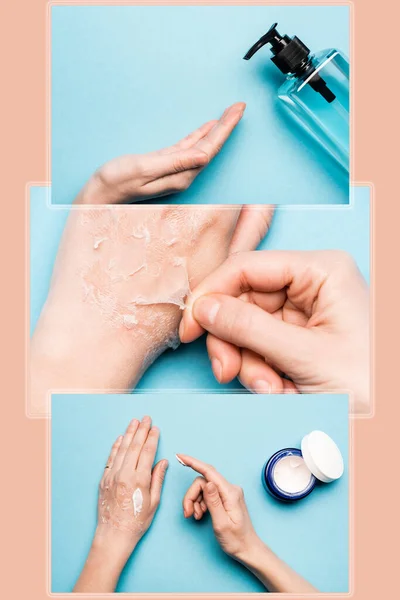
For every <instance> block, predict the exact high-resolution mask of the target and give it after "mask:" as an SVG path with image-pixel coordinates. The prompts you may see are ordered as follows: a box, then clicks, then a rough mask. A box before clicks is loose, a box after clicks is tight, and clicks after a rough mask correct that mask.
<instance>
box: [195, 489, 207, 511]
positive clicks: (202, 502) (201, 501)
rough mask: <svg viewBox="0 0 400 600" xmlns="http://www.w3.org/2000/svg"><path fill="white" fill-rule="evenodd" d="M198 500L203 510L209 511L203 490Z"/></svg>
mask: <svg viewBox="0 0 400 600" xmlns="http://www.w3.org/2000/svg"><path fill="white" fill-rule="evenodd" d="M197 502H198V503H199V506H200V508H201V510H202V512H203V514H204V513H205V512H207V505H206V503H205V502H204V496H203V492H201V494H199V497H198V498H197Z"/></svg>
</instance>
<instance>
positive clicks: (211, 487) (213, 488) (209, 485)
mask: <svg viewBox="0 0 400 600" xmlns="http://www.w3.org/2000/svg"><path fill="white" fill-rule="evenodd" d="M216 489H217V488H216V486H215V485H214V484H213V482H212V481H209V482H208V483H207V490H208V491H209V492H210V494H213V493H214V492H215V491H216Z"/></svg>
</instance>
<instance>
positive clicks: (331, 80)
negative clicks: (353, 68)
mask: <svg viewBox="0 0 400 600" xmlns="http://www.w3.org/2000/svg"><path fill="white" fill-rule="evenodd" d="M311 61H312V65H313V67H314V69H315V70H314V71H313V73H311V75H309V76H307V75H304V76H303V77H296V76H295V75H291V76H289V77H288V78H287V79H286V81H285V83H284V84H283V85H282V86H281V87H280V88H279V91H278V97H279V99H280V100H281V101H282V103H283V104H284V105H285V107H286V108H287V109H288V110H289V112H290V114H291V115H292V116H293V117H294V118H295V119H296V120H297V121H298V122H299V123H300V124H301V125H302V126H303V127H304V128H305V129H306V130H307V131H308V132H309V133H310V134H311V135H313V136H314V137H315V138H316V139H317V140H318V141H319V142H320V143H321V144H322V146H323V147H324V148H325V149H326V150H327V151H328V152H329V153H330V154H331V155H332V156H333V157H334V158H335V159H336V160H337V161H338V163H339V164H340V165H341V166H342V167H343V168H344V169H345V170H346V171H348V170H349V141H350V140H349V138H350V132H349V62H348V59H347V58H346V56H345V55H344V54H343V53H342V52H340V51H338V50H334V49H330V50H325V51H322V52H320V53H318V54H315V55H313V56H312V57H311ZM316 73H318V75H319V76H320V77H322V78H323V79H324V81H325V82H326V85H327V87H328V88H329V89H330V90H331V92H333V94H334V95H335V99H334V100H333V101H332V102H328V101H327V100H326V99H325V98H324V97H323V96H322V95H321V94H319V93H318V92H316V91H315V90H314V89H313V88H312V87H311V86H310V85H309V83H308V82H309V81H310V80H311V79H312V77H314V76H315V74H316Z"/></svg>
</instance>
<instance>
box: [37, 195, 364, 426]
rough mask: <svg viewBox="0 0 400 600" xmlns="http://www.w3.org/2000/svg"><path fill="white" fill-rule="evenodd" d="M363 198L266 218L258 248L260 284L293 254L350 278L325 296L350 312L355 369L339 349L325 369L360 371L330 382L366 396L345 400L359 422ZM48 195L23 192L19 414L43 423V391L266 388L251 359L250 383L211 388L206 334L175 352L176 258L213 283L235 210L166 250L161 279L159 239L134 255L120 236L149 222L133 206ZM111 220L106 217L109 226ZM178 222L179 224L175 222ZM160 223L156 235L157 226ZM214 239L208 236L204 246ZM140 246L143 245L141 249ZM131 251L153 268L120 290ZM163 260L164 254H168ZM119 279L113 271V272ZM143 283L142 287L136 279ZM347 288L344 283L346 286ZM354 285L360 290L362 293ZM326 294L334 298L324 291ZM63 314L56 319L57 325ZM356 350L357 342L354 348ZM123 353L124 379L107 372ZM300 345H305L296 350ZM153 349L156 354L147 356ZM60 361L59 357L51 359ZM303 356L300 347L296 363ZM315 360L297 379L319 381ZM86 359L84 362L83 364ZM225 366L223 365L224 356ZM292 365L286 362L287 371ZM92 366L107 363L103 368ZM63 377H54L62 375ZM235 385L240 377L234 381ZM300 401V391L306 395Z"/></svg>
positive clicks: (133, 260)
mask: <svg viewBox="0 0 400 600" xmlns="http://www.w3.org/2000/svg"><path fill="white" fill-rule="evenodd" d="M370 193H371V190H370V188H368V187H362V186H361V187H358V186H355V187H354V188H352V196H351V203H350V205H349V206H342V207H340V206H338V207H335V206H331V207H326V206H324V207H318V206H315V207H309V208H308V209H302V208H300V207H296V206H295V207H277V208H276V209H275V212H274V214H272V212H271V213H269V222H268V232H266V234H265V236H264V239H263V241H262V242H261V243H260V244H259V245H258V249H259V250H261V253H260V256H261V257H262V260H263V264H264V267H263V272H265V273H266V274H268V273H269V272H271V273H272V272H273V271H274V268H275V264H277V261H279V260H281V258H282V257H285V256H287V253H293V254H290V256H291V257H294V258H295V257H298V256H299V257H305V258H304V260H305V261H306V265H307V268H308V267H310V268H311V266H310V265H311V264H312V261H314V260H315V259H317V261H319V260H321V258H323V260H325V258H324V257H327V258H328V259H329V260H330V261H331V264H330V266H329V269H331V270H332V269H337V268H338V269H339V272H340V273H342V274H343V276H344V277H345V276H348V277H350V281H347V280H343V281H341V280H338V282H337V283H335V284H334V286H333V288H332V289H333V296H336V295H337V294H338V293H339V297H340V298H344V299H348V301H349V303H350V304H349V305H347V300H346V309H345V311H344V312H342V313H341V314H340V315H339V317H340V319H341V320H343V323H344V326H345V328H346V329H345V337H344V338H343V339H345V340H346V341H345V342H343V343H345V344H347V346H348V348H349V352H350V359H349V360H350V361H351V362H350V363H349V361H348V360H347V359H346V360H344V359H343V357H342V354H343V346H340V351H338V352H337V355H336V356H335V360H334V361H333V362H332V365H334V371H335V372H336V371H337V370H339V371H340V361H341V360H342V362H343V364H346V367H347V365H348V364H353V365H354V369H353V371H354V373H356V374H357V373H359V375H356V377H355V379H351V380H350V378H349V379H348V380H347V381H346V379H345V378H343V379H341V380H335V381H333V382H332V387H334V389H335V390H338V388H339V387H340V391H350V392H351V391H352V390H351V389H350V390H349V387H351V381H354V380H357V382H359V381H360V380H361V384H360V388H359V389H361V387H362V392H360V394H359V396H358V399H357V398H356V399H353V400H352V402H351V406H352V412H356V413H357V414H360V415H364V416H370V415H371V414H372V408H373V407H372V403H371V401H370V397H369V387H370V377H369V360H370V353H369V346H368V338H369V317H368V312H367V304H368V296H369V292H368V284H369V281H370V212H371V208H370ZM49 194H50V191H49V189H47V188H44V187H33V188H32V189H31V198H30V202H31V206H30V229H31V232H30V245H31V252H30V254H31V284H30V290H31V298H30V309H29V310H30V327H31V334H32V341H31V350H32V358H33V362H32V367H31V394H30V396H29V401H28V407H27V411H28V414H29V415H30V416H41V415H42V416H44V415H46V413H47V407H46V402H47V390H48V389H50V390H57V389H63V390H64V389H65V390H67V389H70V390H77V391H91V390H94V389H95V390H101V389H104V390H105V391H131V390H133V389H136V390H139V391H146V390H147V391H148V390H168V389H172V390H173V389H177V388H180V389H186V390H191V391H213V392H224V393H226V392H229V391H231V392H243V391H245V389H246V388H247V389H250V390H252V391H258V392H264V393H265V390H262V389H257V388H256V386H255V385H254V383H255V382H256V381H257V380H263V379H264V377H266V376H271V373H270V371H269V370H268V369H266V367H263V365H262V364H260V362H259V361H256V364H254V362H253V366H252V367H251V372H250V374H248V373H249V370H248V372H247V373H245V372H241V373H238V372H236V373H235V372H233V374H232V377H231V379H230V381H226V380H224V379H221V378H218V373H216V371H215V369H213V363H212V358H213V352H212V348H211V350H210V346H209V341H210V338H208V339H206V336H204V335H203V336H202V337H200V339H198V340H195V341H193V342H192V343H190V344H187V343H185V344H181V345H180V346H179V347H177V346H178V345H179V343H178V342H179V338H177V335H178V334H177V328H178V325H179V321H180V320H181V318H182V316H183V315H185V314H186V313H187V310H186V311H185V310H182V308H184V306H185V304H183V305H181V306H179V302H183V299H182V298H181V300H179V293H181V292H182V287H180V286H181V285H182V280H181V277H180V274H182V272H184V269H182V259H186V260H187V261H188V263H187V265H188V267H189V269H191V268H192V260H193V257H194V256H195V257H199V260H198V261H197V263H196V264H195V265H194V268H197V269H198V268H199V264H200V267H201V268H202V269H204V270H205V271H207V272H209V273H210V275H209V277H212V271H213V269H212V267H211V264H212V263H213V262H214V264H215V267H217V263H216V262H215V261H221V258H222V257H221V258H218V256H216V249H217V248H219V249H220V248H221V244H222V245H223V244H226V237H224V235H225V234H224V232H223V228H224V227H225V222H226V220H227V219H229V218H231V211H232V210H236V209H228V208H226V209H224V210H222V211H221V210H219V209H218V210H217V211H216V213H217V216H215V221H213V223H212V224H211V225H210V226H209V227H207V230H206V231H204V232H203V233H200V234H199V236H198V238H197V240H196V242H195V243H193V240H192V238H191V239H190V244H189V245H188V244H187V243H186V240H184V241H183V242H182V243H181V242H179V243H178V242H177V243H176V244H174V245H173V246H172V248H174V250H173V252H172V253H168V252H167V253H165V256H163V260H166V262H165V263H163V264H164V265H165V269H164V271H161V272H159V271H158V270H157V264H158V263H157V261H160V260H161V259H160V255H159V253H158V252H159V244H160V239H159V238H157V239H152V240H149V241H148V242H147V241H146V240H144V239H142V238H140V239H139V240H137V239H136V238H134V246H131V245H130V243H131V242H130V239H131V238H130V237H129V235H128V236H126V232H125V233H122V236H121V237H119V234H120V233H121V231H122V229H121V227H122V228H125V227H128V229H129V232H128V234H130V233H131V232H132V231H133V230H134V229H135V228H136V229H137V228H139V229H140V227H141V226H143V223H144V221H145V219H148V218H149V212H148V211H149V209H148V208H145V207H139V206H138V207H114V208H111V209H110V208H99V207H97V208H91V209H90V210H89V211H88V210H87V209H86V208H84V207H74V208H73V209H72V210H69V209H67V208H65V207H64V208H63V207H54V206H52V205H51V204H50V203H49V202H48V199H49ZM160 210H164V209H162V208H161V207H153V208H152V209H150V211H151V212H150V217H151V219H153V221H154V218H155V216H157V219H158V217H160V214H159V211H160ZM166 210H170V209H166ZM191 210H192V211H193V210H194V211H195V214H197V216H199V215H200V217H201V218H203V216H204V214H203V213H204V211H203V209H201V207H197V208H196V207H193V208H191V207H187V208H185V209H184V212H183V213H182V212H180V213H179V212H178V213H177V214H178V215H179V223H180V225H179V227H182V226H183V231H184V227H185V223H188V224H190V223H191V222H192V221H191V220H190V215H191ZM199 210H200V213H197V212H196V211H199ZM204 210H206V212H207V218H208V217H209V216H210V214H213V213H212V212H210V209H204ZM253 213H254V214H253ZM111 214H112V216H110V215H111ZM162 214H163V215H164V216H161V217H160V218H161V220H160V223H164V220H165V222H168V219H169V216H170V215H169V213H168V214H165V213H162ZM252 214H253V216H254V217H255V219H256V220H257V221H258V220H259V219H260V218H262V213H260V212H258V210H255V211H253V210H252ZM174 215H175V217H176V216H177V215H176V214H175V213H174ZM103 219H106V220H107V227H108V228H109V233H110V232H111V235H109V239H104V240H103V242H101V243H100V244H99V247H97V248H95V246H96V244H97V243H98V241H99V240H101V239H102V238H103V237H107V236H104V233H103V234H99V233H98V231H97V233H96V232H95V231H94V230H93V227H95V228H97V226H98V223H99V222H100V225H101V226H102V225H103V224H104V223H103V221H102V220H103ZM110 219H111V221H112V223H111V224H110ZM160 223H159V224H158V225H157V227H159V226H160ZM121 224H122V225H121ZM152 226H155V225H152ZM210 231H211V233H212V238H210V237H209V233H210ZM63 232H64V235H63ZM139 235H142V233H140V234H139ZM229 235H231V234H229ZM250 237H251V236H250V235H249V231H248V230H247V229H246V231H245V232H244V242H245V243H251V239H250ZM204 239H205V240H206V241H207V243H206V244H204V241H203V240H204ZM210 239H212V243H211V244H210V243H209V241H210ZM60 240H61V241H60ZM138 242H140V243H139V244H137V243H138ZM138 247H139V248H143V247H145V248H147V251H148V253H149V254H148V256H149V261H150V262H149V270H146V269H144V268H143V269H141V271H140V272H139V273H138V274H135V273H134V274H133V275H132V276H129V277H127V278H125V279H126V280H124V278H123V277H122V280H123V281H122V282H121V274H122V275H123V274H125V275H129V274H130V273H132V272H133V271H135V269H136V268H138V267H140V266H141V264H142V260H143V255H142V254H139V255H138V254H135V252H133V251H132V248H133V250H135V249H137V248H138ZM169 250H170V251H171V248H170V249H169ZM253 254H254V255H256V254H257V253H253ZM56 257H57V260H56ZM177 259H180V261H181V262H180V264H178V265H176V264H175V265H174V261H175V262H176V260H177ZM231 260H232V259H231ZM112 261H115V263H116V269H119V272H116V273H115V276H116V278H117V281H116V286H115V287H113V285H112V283H113V282H112V278H111V276H110V277H108V278H107V279H106V280H104V273H103V278H102V277H100V275H101V268H104V271H105V272H106V273H107V272H109V271H107V269H108V268H109V265H110V262H111V263H112ZM201 261H202V262H201ZM139 263H140V264H139ZM171 263H172V266H171ZM224 264H225V263H224ZM228 264H229V262H228ZM324 268H325V267H324ZM99 269H100V271H99V272H98V270H99ZM116 269H114V270H113V269H111V272H114V271H115V270H116ZM175 269H177V270H178V274H177V275H175ZM238 269H239V267H238ZM171 270H172V271H171ZM239 270H240V269H239ZM88 273H94V275H95V276H97V277H98V279H95V280H94V283H96V282H98V283H99V285H100V288H92V289H89V290H88V287H87V286H88V279H87V274H88ZM140 274H141V277H139V275H140ZM188 275H189V289H190V294H189V302H190V296H191V295H192V294H193V293H195V291H196V285H197V284H196V283H194V285H193V280H191V271H188ZM118 276H119V277H118ZM172 276H173V277H172ZM185 277H186V274H185ZM263 277H264V275H263ZM263 277H261V279H260V281H261V280H262V279H263ZM185 281H186V284H185V285H187V282H188V280H187V279H186V280H185ZM305 281H306V280H305ZM351 282H352V285H349V283H351ZM358 283H359V284H360V288H359V289H358ZM353 284H354V285H353ZM171 285H172V287H171ZM198 285H199V286H201V283H200V282H199V283H198ZM310 285H311V284H310ZM118 286H119V287H118ZM167 287H168V290H169V297H166V296H164V297H161V296H160V294H161V293H164V292H165V291H166V288H167ZM98 290H99V294H100V295H94V296H93V293H94V292H97V291H98ZM183 291H184V292H187V291H188V290H187V288H185V289H184V290H183ZM144 293H146V294H147V296H146V297H147V299H148V302H149V304H151V301H150V300H151V298H153V300H152V301H154V302H155V304H154V305H153V306H147V307H146V306H144V304H145V302H146V299H145V297H144V295H143V294H144ZM155 294H156V295H157V294H158V296H159V297H158V300H157V298H156V297H155V296H154V295H155ZM174 294H175V297H174ZM330 294H331V296H332V292H330ZM359 294H361V296H360V295H359ZM141 295H142V298H141V299H140V296H141ZM333 296H332V297H333ZM160 300H162V302H161V304H159V303H158V302H159V301H160ZM131 301H132V302H131ZM110 302H111V306H110ZM163 302H165V303H166V304H163ZM124 303H125V304H124ZM167 305H168V307H169V308H171V311H172V312H171V313H169V316H170V317H171V318H173V322H169V321H167V328H166V333H168V335H169V338H168V339H167V338H165V337H164V338H163V339H161V338H160V332H163V331H164V330H163V323H164V324H165V323H166V318H167V317H166V313H165V308H166V306H167ZM64 306H65V310H64V309H63V307H64ZM349 306H354V312H355V314H356V315H357V320H358V321H360V322H359V323H357V327H355V328H354V327H353V326H352V323H347V321H346V318H347V317H346V315H347V312H348V310H349ZM73 307H74V309H73ZM127 307H128V308H127ZM135 307H136V308H139V310H140V309H143V311H142V312H141V315H142V317H141V318H142V322H140V319H136V317H135V316H134V315H135V314H136V313H135ZM122 308H123V310H122ZM169 308H168V310H169ZM124 311H125V312H124ZM61 314H62V319H61V318H60V315H61ZM48 315H50V316H48ZM121 315H122V316H121ZM124 315H131V318H132V319H133V320H135V319H136V320H138V321H139V322H138V323H134V322H133V321H132V322H129V321H128V320H127V319H128V317H127V316H125V321H124ZM137 316H138V315H137ZM88 319H90V321H88ZM89 325H90V327H89ZM357 332H358V333H357ZM107 336H110V337H107ZM346 336H347V337H346ZM257 337H259V334H257ZM261 337H262V336H261ZM332 339H335V338H334V337H333V338H332ZM152 340H153V341H152ZM363 340H364V341H363ZM105 341H107V342H108V343H105ZM143 341H144V342H143ZM142 342H143V343H142ZM153 342H154V343H153ZM339 343H340V341H339ZM360 344H362V346H361V347H360ZM121 345H122V348H124V349H125V350H124V353H123V358H124V361H127V362H126V363H123V364H127V367H126V369H127V373H126V376H125V377H124V378H119V374H120V373H119V365H115V364H114V362H113V361H114V354H115V349H116V348H120V347H121ZM239 345H240V344H239ZM65 346H66V347H65ZM168 346H172V347H168ZM306 347H307V346H304V349H305V348H306ZM285 348H286V347H285ZM327 348H331V346H330V342H329V341H328V343H327V345H325V350H323V351H324V352H326V349H327ZM290 349H291V346H290V345H289V346H288V347H287V348H286V349H285V350H284V352H286V353H287V352H289V351H290ZM149 350H151V351H152V353H149ZM163 351H164V352H163ZM41 352H48V353H52V362H51V363H50V372H48V374H47V375H46V378H47V379H46V382H45V385H44V387H43V386H42V385H41V380H42V379H43V376H42V375H41V373H40V370H41V368H42V366H43V365H41V364H40V360H38V359H37V358H38V355H39V356H40V353H41ZM57 352H60V354H61V356H59V357H58V359H57ZM302 352H303V346H302V348H301V351H300V354H302ZM66 354H68V356H66ZM319 356H320V354H319V352H316V353H315V354H314V355H311V357H310V360H309V365H308V366H306V367H304V368H302V371H307V369H311V370H312V371H316V372H318V368H319V366H318V360H319ZM88 357H89V358H90V359H91V360H90V361H89V358H88ZM156 358H157V360H156ZM53 359H54V360H53ZM210 359H211V360H210ZM227 360H228V362H229V360H230V358H229V356H228V357H227ZM83 361H87V362H86V363H85V364H86V366H87V368H85V369H83V368H82V362H83ZM337 361H339V362H337ZM69 363H72V365H73V366H74V368H72V367H69V368H65V366H67V367H68V366H69ZM289 363H290V359H289V355H288V357H287V363H286V364H289ZM99 364H100V365H103V367H102V369H100V370H99V368H98V365H99ZM286 364H285V366H286ZM35 365H38V367H37V366H35ZM61 365H62V366H61ZM138 365H139V366H138ZM254 369H255V370H254ZM47 371H49V369H47ZM60 371H62V373H61V374H60ZM213 371H214V372H213ZM282 371H284V372H285V367H283V368H282ZM105 373H107V379H105V376H104V374H105ZM236 375H239V379H237V377H236ZM272 377H273V379H272V380H271V382H272V383H273V387H272V389H271V391H272V392H279V391H282V390H283V389H284V388H283V385H284V384H283V382H281V380H280V379H279V378H278V379H277V378H276V377H275V375H274V374H272ZM351 377H353V374H352V376H351ZM267 379H268V377H267ZM289 379H292V381H293V377H289ZM299 379H300V378H299ZM311 379H312V377H311V376H309V381H306V382H305V383H306V384H308V383H310V382H311ZM50 381H51V383H50ZM294 381H296V378H295V379H294ZM330 383H331V382H328V383H327V382H324V386H323V390H322V391H329V389H330ZM318 390H319V388H316V389H314V390H311V391H318ZM302 391H305V390H304V389H302ZM331 391H332V390H331Z"/></svg>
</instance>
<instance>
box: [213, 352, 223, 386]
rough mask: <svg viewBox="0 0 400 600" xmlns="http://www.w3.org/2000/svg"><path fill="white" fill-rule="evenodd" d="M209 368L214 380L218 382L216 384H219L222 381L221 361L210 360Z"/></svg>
mask: <svg viewBox="0 0 400 600" xmlns="http://www.w3.org/2000/svg"><path fill="white" fill-rule="evenodd" d="M211 368H212V371H213V373H214V376H215V379H216V380H217V381H218V383H221V379H222V364H221V361H220V360H218V358H212V359H211Z"/></svg>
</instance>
